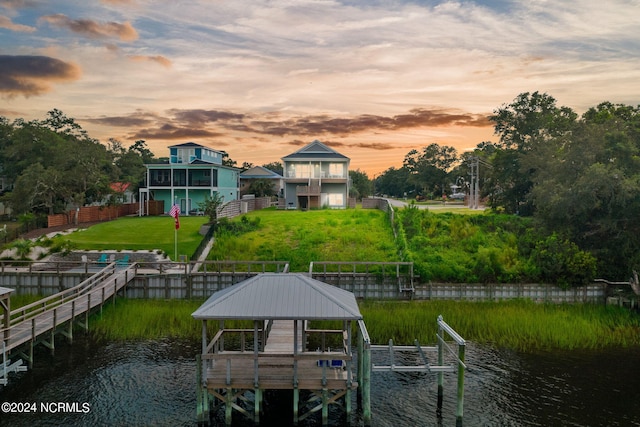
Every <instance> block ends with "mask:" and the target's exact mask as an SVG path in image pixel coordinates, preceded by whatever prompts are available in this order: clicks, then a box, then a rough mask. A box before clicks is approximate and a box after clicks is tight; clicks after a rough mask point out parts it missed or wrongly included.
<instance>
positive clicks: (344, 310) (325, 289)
mask: <svg viewBox="0 0 640 427" xmlns="http://www.w3.org/2000/svg"><path fill="white" fill-rule="evenodd" d="M192 316H193V317H194V318H195V319H198V320H204V319H253V320H267V319H274V320H285V319H291V320H305V319H306V320H360V319H362V315H361V314H360V310H359V308H358V303H357V301H356V298H355V296H354V295H353V293H351V292H348V291H345V290H343V289H340V288H337V287H335V286H332V285H329V284H327V283H324V282H321V281H319V280H315V279H312V278H310V277H307V276H306V275H304V274H301V273H262V274H258V275H256V276H254V277H252V278H249V279H247V280H245V281H243V282H240V283H238V284H235V285H233V286H231V287H229V288H227V289H224V290H221V291H218V292H216V293H214V294H213V295H211V297H210V298H209V299H208V300H207V301H205V302H204V303H203V304H202V305H201V306H200V307H199V308H198V309H197V310H196V311H195V312H193V314H192Z"/></svg>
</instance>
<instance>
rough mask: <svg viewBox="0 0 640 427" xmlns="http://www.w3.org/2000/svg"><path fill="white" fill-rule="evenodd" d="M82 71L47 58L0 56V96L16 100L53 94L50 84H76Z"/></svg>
mask: <svg viewBox="0 0 640 427" xmlns="http://www.w3.org/2000/svg"><path fill="white" fill-rule="evenodd" d="M80 75H81V70H80V67H78V66H77V65H75V64H72V63H68V62H64V61H61V60H59V59H56V58H51V57H48V56H13V55H0V93H2V94H5V95H6V96H9V97H13V96H17V95H24V96H32V95H40V94H43V93H46V92H49V91H51V83H59V82H68V81H73V80H77V79H78V78H79V77H80Z"/></svg>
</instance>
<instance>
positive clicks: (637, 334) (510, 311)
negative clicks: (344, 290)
mask: <svg viewBox="0 0 640 427" xmlns="http://www.w3.org/2000/svg"><path fill="white" fill-rule="evenodd" d="M202 302H203V301H202V300H131V299H118V300H117V301H116V304H115V306H113V305H112V304H107V305H105V308H104V311H103V313H102V316H100V315H98V316H95V317H94V318H93V320H92V323H91V326H90V330H91V331H93V332H92V333H94V334H95V335H96V336H97V337H98V338H101V339H105V340H129V339H133V340H136V339H158V338H167V337H169V338H181V339H188V340H193V341H196V342H197V341H200V339H201V324H200V322H198V321H196V320H194V319H193V318H192V317H191V313H193V312H194V311H195V310H196V309H197V308H198V307H199V306H200V305H201V304H202ZM360 311H361V312H362V315H363V317H364V320H365V322H366V325H367V329H368V331H369V335H370V336H371V340H372V342H373V343H376V344H385V343H387V342H388V341H389V339H393V341H394V343H396V344H409V345H410V344H413V342H414V340H415V339H417V340H418V341H419V342H420V343H421V344H423V345H427V344H433V343H435V342H436V332H437V323H436V319H437V318H438V316H439V315H441V314H442V316H443V318H444V320H445V322H447V323H448V324H449V325H450V326H451V327H452V328H453V329H455V330H456V331H457V332H458V333H459V334H460V335H461V336H462V337H463V338H464V339H466V340H468V341H475V342H479V343H484V344H488V345H492V346H495V347H500V348H509V349H513V350H519V351H535V350H559V349H563V350H571V349H598V348H607V347H616V346H622V347H628V346H640V316H638V315H637V314H635V313H633V312H630V311H629V310H627V309H624V308H620V307H613V306H601V305H591V304H583V305H568V304H566V305H553V304H536V303H533V302H531V301H525V300H516V301H508V302H461V301H371V300H367V301H361V302H360ZM210 323H211V328H213V329H215V328H216V327H217V322H210ZM227 326H228V327H229V326H231V325H229V324H227ZM316 326H317V325H316ZM324 326H325V327H326V325H324ZM233 327H248V328H251V327H252V326H251V324H250V322H249V323H248V324H247V325H241V324H238V325H237V326H233ZM336 327H337V328H339V325H337V324H336ZM210 332H215V331H210ZM331 345H334V344H333V343H332V344H331Z"/></svg>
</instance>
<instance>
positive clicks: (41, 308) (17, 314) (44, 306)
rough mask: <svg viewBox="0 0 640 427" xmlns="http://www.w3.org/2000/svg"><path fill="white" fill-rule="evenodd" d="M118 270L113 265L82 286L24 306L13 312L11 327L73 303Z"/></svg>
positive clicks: (82, 283)
mask: <svg viewBox="0 0 640 427" xmlns="http://www.w3.org/2000/svg"><path fill="white" fill-rule="evenodd" d="M115 270H116V264H115V263H111V264H109V265H108V266H106V267H105V268H103V269H102V270H100V272H98V273H96V274H95V275H93V276H91V277H90V278H89V279H87V280H85V281H83V282H81V283H80V284H78V285H76V286H74V287H73V288H69V289H67V290H64V291H62V292H59V293H57V294H54V295H50V296H48V297H45V298H42V299H39V300H38V301H36V302H33V303H31V304H28V305H25V306H22V307H20V308H17V309H15V310H11V314H10V319H11V320H10V325H15V324H18V323H20V322H23V321H25V320H28V319H30V318H32V317H35V316H37V315H39V314H41V313H44V312H45V311H47V310H50V309H52V308H53V307H56V306H58V305H62V304H64V303H65V302H68V301H71V300H73V299H75V298H77V297H79V296H81V295H83V294H85V293H87V292H89V291H90V290H91V289H93V287H94V286H95V285H96V284H100V283H102V282H103V281H104V280H106V279H107V278H108V277H109V276H111V275H112V274H113V273H114V272H115Z"/></svg>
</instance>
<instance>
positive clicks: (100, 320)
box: [89, 298, 203, 341]
mask: <svg viewBox="0 0 640 427" xmlns="http://www.w3.org/2000/svg"><path fill="white" fill-rule="evenodd" d="M202 302H203V301H202V300H175V299H174V300H152V299H149V300H138V299H127V298H119V299H117V300H116V303H115V305H113V304H106V305H105V306H104V309H103V311H102V315H97V316H95V317H94V318H93V320H92V322H91V325H90V327H89V330H91V331H92V333H93V334H95V336H96V337H97V338H99V339H104V340H109V341H113V340H115V341H119V340H139V339H159V338H182V339H188V340H200V338H201V331H202V329H201V324H200V322H197V321H196V320H194V319H193V317H191V313H193V312H194V311H196V309H197V308H198V307H200V305H201V304H202Z"/></svg>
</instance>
